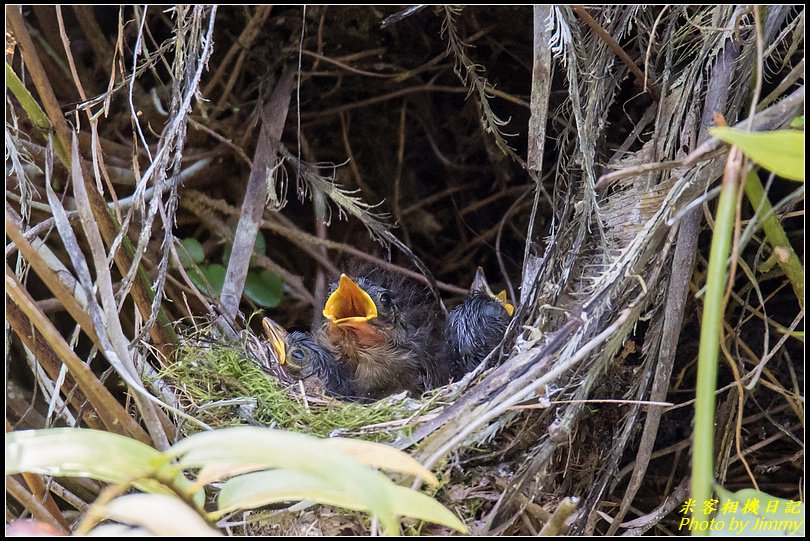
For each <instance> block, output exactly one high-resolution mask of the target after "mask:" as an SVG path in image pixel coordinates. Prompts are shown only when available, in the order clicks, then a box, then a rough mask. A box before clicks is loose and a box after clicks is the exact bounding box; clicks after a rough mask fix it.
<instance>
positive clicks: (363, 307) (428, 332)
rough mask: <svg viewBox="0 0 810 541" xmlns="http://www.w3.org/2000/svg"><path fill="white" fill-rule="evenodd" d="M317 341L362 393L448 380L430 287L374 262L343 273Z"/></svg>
mask: <svg viewBox="0 0 810 541" xmlns="http://www.w3.org/2000/svg"><path fill="white" fill-rule="evenodd" d="M323 315H324V317H325V318H326V320H325V322H324V324H323V326H322V328H321V329H320V331H319V332H318V333H316V340H317V342H318V343H320V344H323V345H324V346H325V347H326V349H327V350H328V351H329V352H330V353H331V354H332V355H333V356H334V357H335V358H337V359H338V360H339V362H340V363H341V364H342V365H343V366H344V368H345V370H346V372H348V373H349V374H352V378H351V381H352V386H353V388H354V390H355V391H356V392H357V394H358V395H359V396H361V397H369V398H382V397H385V396H388V395H391V394H394V393H398V392H401V391H410V392H412V393H421V392H422V391H424V390H426V389H429V388H432V387H433V386H435V385H439V384H443V383H446V382H447V381H446V380H447V378H449V373H448V374H444V373H442V370H441V367H440V366H439V365H438V363H437V359H436V356H435V354H434V348H432V347H431V345H432V342H433V341H434V340H435V337H434V329H435V323H436V307H435V305H434V304H433V299H432V298H431V296H430V294H429V292H428V291H427V289H425V288H424V287H422V286H421V285H419V284H417V283H415V282H413V281H411V280H409V279H407V278H405V277H403V276H402V275H399V274H395V273H389V272H386V271H384V270H382V269H379V268H376V267H373V268H370V269H367V270H365V271H363V272H361V273H358V275H357V278H356V279H355V280H353V279H351V278H349V276H347V275H346V274H342V275H341V276H340V280H339V282H338V284H337V286H336V287H334V288H333V291H332V293H331V295H330V296H329V298H328V300H327V301H326V305H325V306H324V309H323Z"/></svg>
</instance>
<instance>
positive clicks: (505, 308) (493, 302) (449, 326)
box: [444, 267, 515, 380]
mask: <svg viewBox="0 0 810 541" xmlns="http://www.w3.org/2000/svg"><path fill="white" fill-rule="evenodd" d="M514 311H515V308H514V306H512V305H511V304H510V303H508V302H507V301H506V292H505V291H502V292H500V293H499V294H497V295H495V294H494V293H492V290H491V289H490V288H489V284H488V283H487V279H486V277H485V276H484V270H483V269H482V268H481V267H478V270H477V271H476V273H475V279H474V280H473V283H472V285H471V286H470V293H469V295H468V296H467V298H466V299H465V300H464V302H462V303H461V304H460V305H458V306H456V307H455V308H454V309H453V310H452V311H451V312H450V314H448V316H447V323H446V325H445V328H444V357H445V359H446V362H448V363H449V366H450V375H451V377H452V378H453V379H454V380H459V379H461V378H462V377H463V376H464V374H466V373H467V372H469V371H471V370H473V369H474V368H475V367H476V366H478V365H479V364H480V363H481V361H483V360H484V358H485V357H486V356H487V355H489V353H490V352H491V351H492V350H493V349H494V348H495V347H496V346H497V345H498V343H499V342H500V341H501V339H502V338H503V335H504V332H506V327H507V326H508V325H509V320H510V319H511V317H512V314H513V313H514Z"/></svg>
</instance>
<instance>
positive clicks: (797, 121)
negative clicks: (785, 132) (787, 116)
mask: <svg viewBox="0 0 810 541" xmlns="http://www.w3.org/2000/svg"><path fill="white" fill-rule="evenodd" d="M790 127H791V128H802V127H804V115H799V116H797V117H796V118H794V119H793V120H792V121H791V122H790Z"/></svg>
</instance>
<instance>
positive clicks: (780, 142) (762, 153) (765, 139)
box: [709, 127, 804, 182]
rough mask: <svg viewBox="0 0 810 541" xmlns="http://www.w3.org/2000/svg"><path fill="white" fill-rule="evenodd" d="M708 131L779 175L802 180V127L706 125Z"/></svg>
mask: <svg viewBox="0 0 810 541" xmlns="http://www.w3.org/2000/svg"><path fill="white" fill-rule="evenodd" d="M709 134H710V135H712V136H714V137H717V138H718V139H720V140H721V141H725V142H726V143H728V144H730V145H735V146H737V147H739V149H740V150H741V151H742V152H743V154H745V155H746V156H748V157H749V158H751V159H752V160H754V161H755V162H756V163H758V164H759V165H761V166H762V167H764V168H766V169H768V170H769V171H773V172H774V173H776V174H777V175H779V176H780V177H784V178H787V179H790V180H798V181H801V182H804V131H800V130H777V131H770V132H747V131H743V130H738V129H735V128H727V127H717V128H710V129H709Z"/></svg>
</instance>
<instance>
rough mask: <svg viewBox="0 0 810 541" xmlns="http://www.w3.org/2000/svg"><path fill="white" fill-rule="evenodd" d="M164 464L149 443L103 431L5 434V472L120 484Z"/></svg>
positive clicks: (76, 429)
mask: <svg viewBox="0 0 810 541" xmlns="http://www.w3.org/2000/svg"><path fill="white" fill-rule="evenodd" d="M167 463H168V459H167V458H166V457H164V456H163V455H162V454H161V453H160V452H158V451H156V450H155V449H153V448H151V447H149V446H148V445H146V444H143V443H141V442H139V441H137V440H134V439H131V438H127V437H126V436H120V435H118V434H113V433H112V432H104V431H102V430H89V429H83V428H48V429H45V430H22V431H18V432H9V433H7V434H6V475H11V474H15V473H20V472H32V473H39V474H41V475H56V476H74V477H91V478H93V479H98V480H100V481H107V482H109V483H120V482H123V481H126V480H131V479H136V478H139V477H145V476H148V475H150V474H152V473H153V472H155V471H157V470H158V469H160V468H161V467H162V466H164V465H165V464H167Z"/></svg>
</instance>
